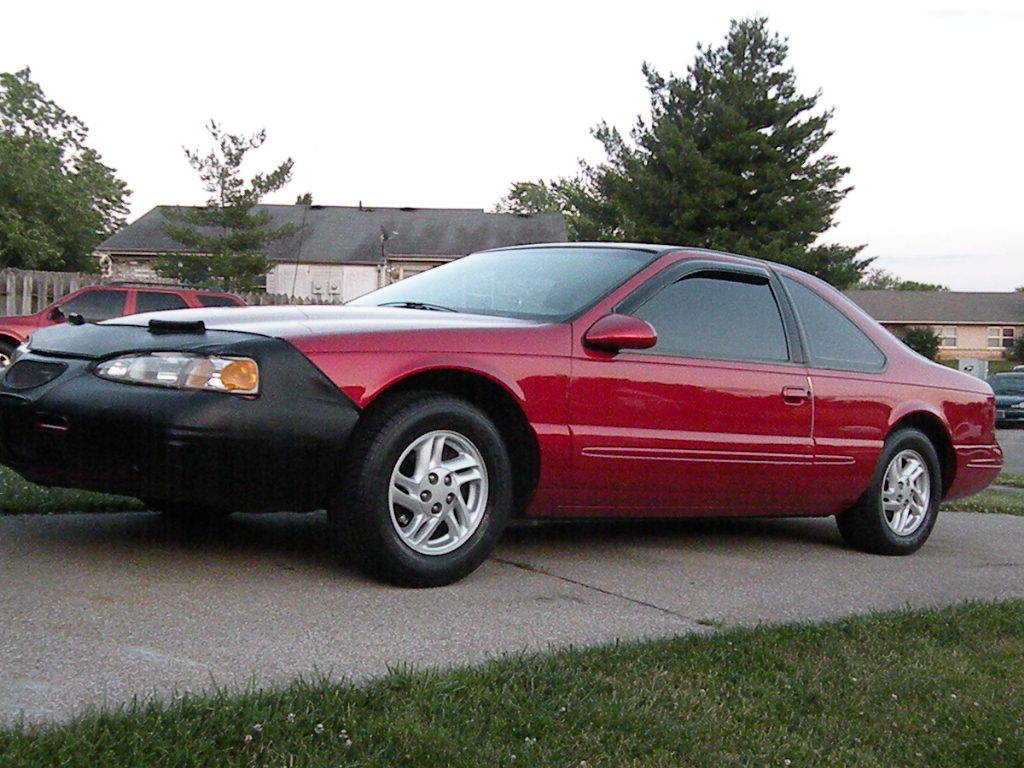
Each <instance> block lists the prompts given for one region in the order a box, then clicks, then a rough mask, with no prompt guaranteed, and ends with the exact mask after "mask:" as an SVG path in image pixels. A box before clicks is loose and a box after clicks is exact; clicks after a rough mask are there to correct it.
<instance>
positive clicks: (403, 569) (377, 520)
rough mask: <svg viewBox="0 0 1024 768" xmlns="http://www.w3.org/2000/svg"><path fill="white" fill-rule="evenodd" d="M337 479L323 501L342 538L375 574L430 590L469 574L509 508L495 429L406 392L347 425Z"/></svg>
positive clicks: (505, 461) (458, 405)
mask: <svg viewBox="0 0 1024 768" xmlns="http://www.w3.org/2000/svg"><path fill="white" fill-rule="evenodd" d="M348 456H349V458H348V471H347V482H346V483H345V484H344V487H342V488H341V489H340V490H339V492H338V493H337V495H336V497H335V499H334V500H333V501H332V503H331V504H330V505H329V506H328V514H329V516H330V519H331V522H332V523H333V524H334V526H335V528H336V531H337V533H338V535H339V536H340V537H341V538H342V540H343V541H342V543H343V544H344V545H345V546H346V549H348V550H349V551H350V552H351V553H352V554H353V555H354V556H355V557H356V558H357V559H358V560H359V561H360V562H361V564H362V565H363V566H364V568H366V569H367V570H368V571H369V572H370V573H372V574H373V575H375V576H379V577H382V578H384V579H386V580H387V581H390V582H392V583H394V584H398V585H401V586H408V587H438V586H443V585H445V584H451V583H452V582H454V581H458V580H459V579H461V578H463V577H465V576H467V575H468V574H470V573H471V572H473V571H474V570H475V569H476V568H477V567H478V566H479V565H480V564H481V563H482V562H483V561H484V560H485V559H486V558H487V556H488V555H489V554H490V552H491V551H492V550H493V549H494V546H495V545H496V544H497V542H498V539H499V537H500V536H501V533H502V531H503V530H504V528H505V525H506V523H507V522H508V519H509V517H510V516H511V510H512V491H511V489H512V466H511V460H510V459H509V455H508V450H507V448H506V447H505V443H504V440H503V439H502V436H501V433H500V432H499V431H498V428H497V427H496V426H495V425H494V423H493V422H492V421H491V420H490V419H489V418H488V417H487V415H486V414H485V413H484V412H483V411H481V410H480V409H479V408H477V407H476V406H475V405H473V404H472V403H469V402H466V401H465V400H462V399H460V398H456V397H452V396H450V395H444V394H440V393H431V392H410V393H406V394H403V395H399V396H396V397H394V398H392V399H390V400H389V401H387V402H386V403H382V404H381V405H380V406H379V407H378V408H377V409H376V410H374V411H372V412H371V413H369V414H367V416H366V417H365V421H363V422H361V423H360V424H359V426H358V427H357V431H356V434H355V435H353V438H352V441H351V443H350V447H349V451H348Z"/></svg>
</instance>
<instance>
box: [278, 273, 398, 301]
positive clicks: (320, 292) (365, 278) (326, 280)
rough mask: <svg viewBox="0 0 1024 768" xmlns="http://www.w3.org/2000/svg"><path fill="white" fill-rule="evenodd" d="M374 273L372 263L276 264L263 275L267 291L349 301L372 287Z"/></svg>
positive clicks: (322, 299)
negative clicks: (265, 278)
mask: <svg viewBox="0 0 1024 768" xmlns="http://www.w3.org/2000/svg"><path fill="white" fill-rule="evenodd" d="M378 275H379V273H378V270H377V267H376V266H374V265H372V264H299V265H295V264H278V265H276V266H275V267H274V268H273V269H272V270H271V271H270V274H268V275H267V293H283V294H286V295H288V296H297V297H299V298H304V299H310V298H311V299H317V300H320V301H328V302H337V301H349V300H350V299H354V298H356V297H357V296H362V295H363V294H364V293H369V292H370V291H372V290H374V289H376V288H377V280H378Z"/></svg>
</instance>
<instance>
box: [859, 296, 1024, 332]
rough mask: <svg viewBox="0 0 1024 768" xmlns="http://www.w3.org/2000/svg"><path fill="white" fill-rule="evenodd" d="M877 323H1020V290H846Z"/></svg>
mask: <svg viewBox="0 0 1024 768" xmlns="http://www.w3.org/2000/svg"><path fill="white" fill-rule="evenodd" d="M845 293H846V295H847V296H848V297H850V299H852V300H853V301H854V302H855V303H857V304H858V305H859V306H860V307H861V308H862V309H863V310H864V311H865V312H867V313H868V314H869V315H871V316H872V317H873V318H875V320H878V321H879V322H880V323H910V324H913V323H921V324H928V325H956V324H971V323H976V324H993V325H999V324H1024V293H1016V292H1014V293H1009V292H1007V293H995V292H992V293H977V292H967V291H846V292H845Z"/></svg>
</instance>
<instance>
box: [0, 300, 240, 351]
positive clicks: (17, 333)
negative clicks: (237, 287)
mask: <svg viewBox="0 0 1024 768" xmlns="http://www.w3.org/2000/svg"><path fill="white" fill-rule="evenodd" d="M99 290H103V291H116V292H118V293H123V294H125V301H124V311H122V312H121V313H120V314H121V315H122V316H123V315H132V314H134V313H135V311H136V310H135V306H136V301H137V300H138V294H139V293H140V292H146V293H169V294H173V295H175V296H178V297H180V298H181V299H182V300H183V301H184V302H185V304H186V305H187V306H188V307H189V308H195V307H202V306H204V305H203V304H202V303H201V302H200V300H199V297H200V296H203V297H208V296H209V297H217V298H222V299H225V300H230V301H231V302H232V303H233V304H235V305H236V306H245V302H244V301H242V300H241V299H240V298H238V297H237V296H234V295H232V294H230V293H219V292H217V291H197V290H192V289H189V288H173V287H167V286H158V285H154V286H145V287H142V286H122V285H89V286H86V287H85V288H81V289H79V290H77V291H74V292H73V293H69V294H68V295H67V296H63V297H62V298H60V299H58V300H57V301H55V302H53V303H52V304H50V305H49V306H47V307H45V308H44V309H42V310H40V311H39V312H36V313H35V314H34V315H11V316H9V317H0V341H3V342H7V343H10V344H13V345H14V346H17V345H18V344H20V343H21V342H23V341H25V339H27V338H28V337H29V334H31V333H32V332H33V331H36V330H38V329H40V328H46V327H48V326H51V325H57V324H59V323H62V322H64V320H63V319H59V318H56V319H55V318H54V317H52V314H53V310H54V309H59V308H60V307H61V306H62V305H63V304H66V303H67V302H69V301H71V300H72V299H74V298H76V297H78V296H81V295H82V294H85V293H90V292H92V291H99Z"/></svg>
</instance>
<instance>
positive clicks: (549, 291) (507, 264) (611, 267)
mask: <svg viewBox="0 0 1024 768" xmlns="http://www.w3.org/2000/svg"><path fill="white" fill-rule="evenodd" d="M656 257H657V253H652V252H650V251H644V250H639V249H633V248H592V247H586V246H578V247H568V246H555V247H544V248H521V249H516V248H509V249H506V250H501V251H485V252H483V253H476V254H473V255H472V256H466V257H465V258H462V259H458V260H456V261H452V262H450V263H448V264H444V265H442V266H440V267H436V268H434V269H429V270H427V271H426V272H420V273H419V274H416V275H413V276H412V277H409V278H407V279H405V280H400V281H399V282H397V283H392V284H391V285H388V286H386V287H384V288H381V289H379V290H376V291H373V292H372V293H368V294H366V295H365V296H360V297H359V298H358V299H354V300H353V301H350V302H349V305H351V306H362V307H389V306H390V307H406V308H409V309H436V310H442V311H443V310H449V311H453V312H467V313H470V314H477V315H498V316H502V317H518V318H522V319H525V320H541V321H546V322H564V321H566V320H569V319H571V318H573V317H575V316H576V315H578V314H579V313H580V312H582V311H583V310H585V309H587V308H588V307H590V306H592V305H593V304H594V303H595V302H596V301H597V300H598V299H601V298H602V297H604V296H605V295H607V294H608V293H609V292H610V291H612V290H613V289H615V288H617V287H618V286H619V285H621V284H622V283H623V282H624V281H625V280H626V279H628V278H629V277H632V276H633V275H634V274H636V273H637V272H639V271H640V270H641V269H642V268H643V267H645V266H647V264H649V263H650V262H652V261H653V260H654V259H655V258H656Z"/></svg>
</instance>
